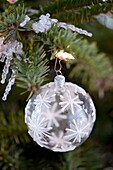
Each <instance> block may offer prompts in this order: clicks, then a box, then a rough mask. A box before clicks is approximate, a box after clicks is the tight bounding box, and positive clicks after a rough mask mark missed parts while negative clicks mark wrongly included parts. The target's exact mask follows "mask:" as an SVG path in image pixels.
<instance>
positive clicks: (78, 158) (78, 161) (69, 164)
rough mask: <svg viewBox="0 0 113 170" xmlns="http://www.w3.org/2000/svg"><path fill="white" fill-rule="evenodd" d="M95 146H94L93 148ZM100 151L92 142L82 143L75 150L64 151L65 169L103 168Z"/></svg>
mask: <svg viewBox="0 0 113 170" xmlns="http://www.w3.org/2000/svg"><path fill="white" fill-rule="evenodd" d="M95 147H96V148H95ZM101 152H102V151H101V150H100V149H99V148H98V147H97V146H96V145H95V144H94V146H93V145H90V143H89V145H84V147H83V146H81V147H79V148H77V149H76V150H74V151H72V152H69V153H66V154H65V155H64V157H65V159H66V164H65V170H88V169H91V170H101V169H103V168H104V162H103V161H102V157H101V156H102V153H101Z"/></svg>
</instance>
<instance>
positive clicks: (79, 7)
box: [42, 0, 113, 25]
mask: <svg viewBox="0 0 113 170" xmlns="http://www.w3.org/2000/svg"><path fill="white" fill-rule="evenodd" d="M112 9H113V1H112V0H108V1H107V2H102V0H93V1H90V0H68V1H66V0H62V1H59V0H56V1H55V2H53V3H50V5H48V6H46V7H44V8H43V10H42V13H47V12H49V13H51V14H52V17H54V18H57V19H58V20H59V21H64V22H67V23H73V24H76V25H79V24H81V23H83V22H89V21H90V19H91V18H92V17H93V16H94V15H97V14H100V13H105V12H108V11H110V10H112Z"/></svg>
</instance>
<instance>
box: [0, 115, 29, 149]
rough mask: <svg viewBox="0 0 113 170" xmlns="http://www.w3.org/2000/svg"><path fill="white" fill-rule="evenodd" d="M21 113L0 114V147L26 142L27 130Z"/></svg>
mask: <svg viewBox="0 0 113 170" xmlns="http://www.w3.org/2000/svg"><path fill="white" fill-rule="evenodd" d="M22 120H24V118H23V113H22V112H18V113H14V112H11V113H9V114H5V113H3V112H1V113H0V134H1V135H0V141H1V144H0V145H1V146H4V145H6V144H9V143H10V142H11V143H17V144H18V143H20V142H28V141H29V137H28V136H27V128H26V125H25V123H24V121H22Z"/></svg>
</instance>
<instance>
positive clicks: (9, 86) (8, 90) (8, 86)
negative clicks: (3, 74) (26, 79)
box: [2, 70, 16, 101]
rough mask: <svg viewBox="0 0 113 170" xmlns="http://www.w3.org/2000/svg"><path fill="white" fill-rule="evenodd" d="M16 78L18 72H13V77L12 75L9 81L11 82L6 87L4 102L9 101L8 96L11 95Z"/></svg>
mask: <svg viewBox="0 0 113 170" xmlns="http://www.w3.org/2000/svg"><path fill="white" fill-rule="evenodd" d="M15 77H16V71H15V70H12V75H11V77H10V79H9V82H8V84H7V86H6V89H5V92H4V95H3V97H2V100H4V101H5V100H6V99H7V96H8V94H9V92H10V90H11V87H12V85H13V84H14V83H15Z"/></svg>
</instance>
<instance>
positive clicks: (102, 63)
mask: <svg viewBox="0 0 113 170" xmlns="http://www.w3.org/2000/svg"><path fill="white" fill-rule="evenodd" d="M38 40H39V41H42V42H43V44H44V45H48V46H49V49H50V51H51V52H52V57H51V58H55V52H57V51H60V50H64V51H65V52H68V53H71V54H72V55H73V56H74V57H75V61H72V62H70V63H67V65H68V67H69V65H70V64H73V67H72V70H71V71H70V77H71V78H73V77H75V76H76V77H78V78H79V77H81V78H82V83H84V84H87V83H88V84H89V88H90V89H91V90H95V89H96V90H97V89H98V88H102V89H103V90H108V88H109V87H110V86H112V84H111V83H112V80H113V67H112V64H111V61H110V60H109V58H108V57H107V56H106V55H105V54H104V53H102V52H101V53H100V52H99V50H98V48H97V45H96V43H89V42H88V41H87V40H86V39H85V38H83V37H81V36H79V35H78V34H77V33H73V32H72V31H70V30H64V29H61V28H58V27H57V26H53V28H52V29H50V30H49V31H48V33H47V34H41V35H40V36H38ZM81 49H82V50H81ZM105 68H106V69H105ZM107 81H108V83H107V84H106V85H105V86H104V87H102V84H101V83H100V82H103V83H104V84H105V83H106V82H107Z"/></svg>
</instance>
